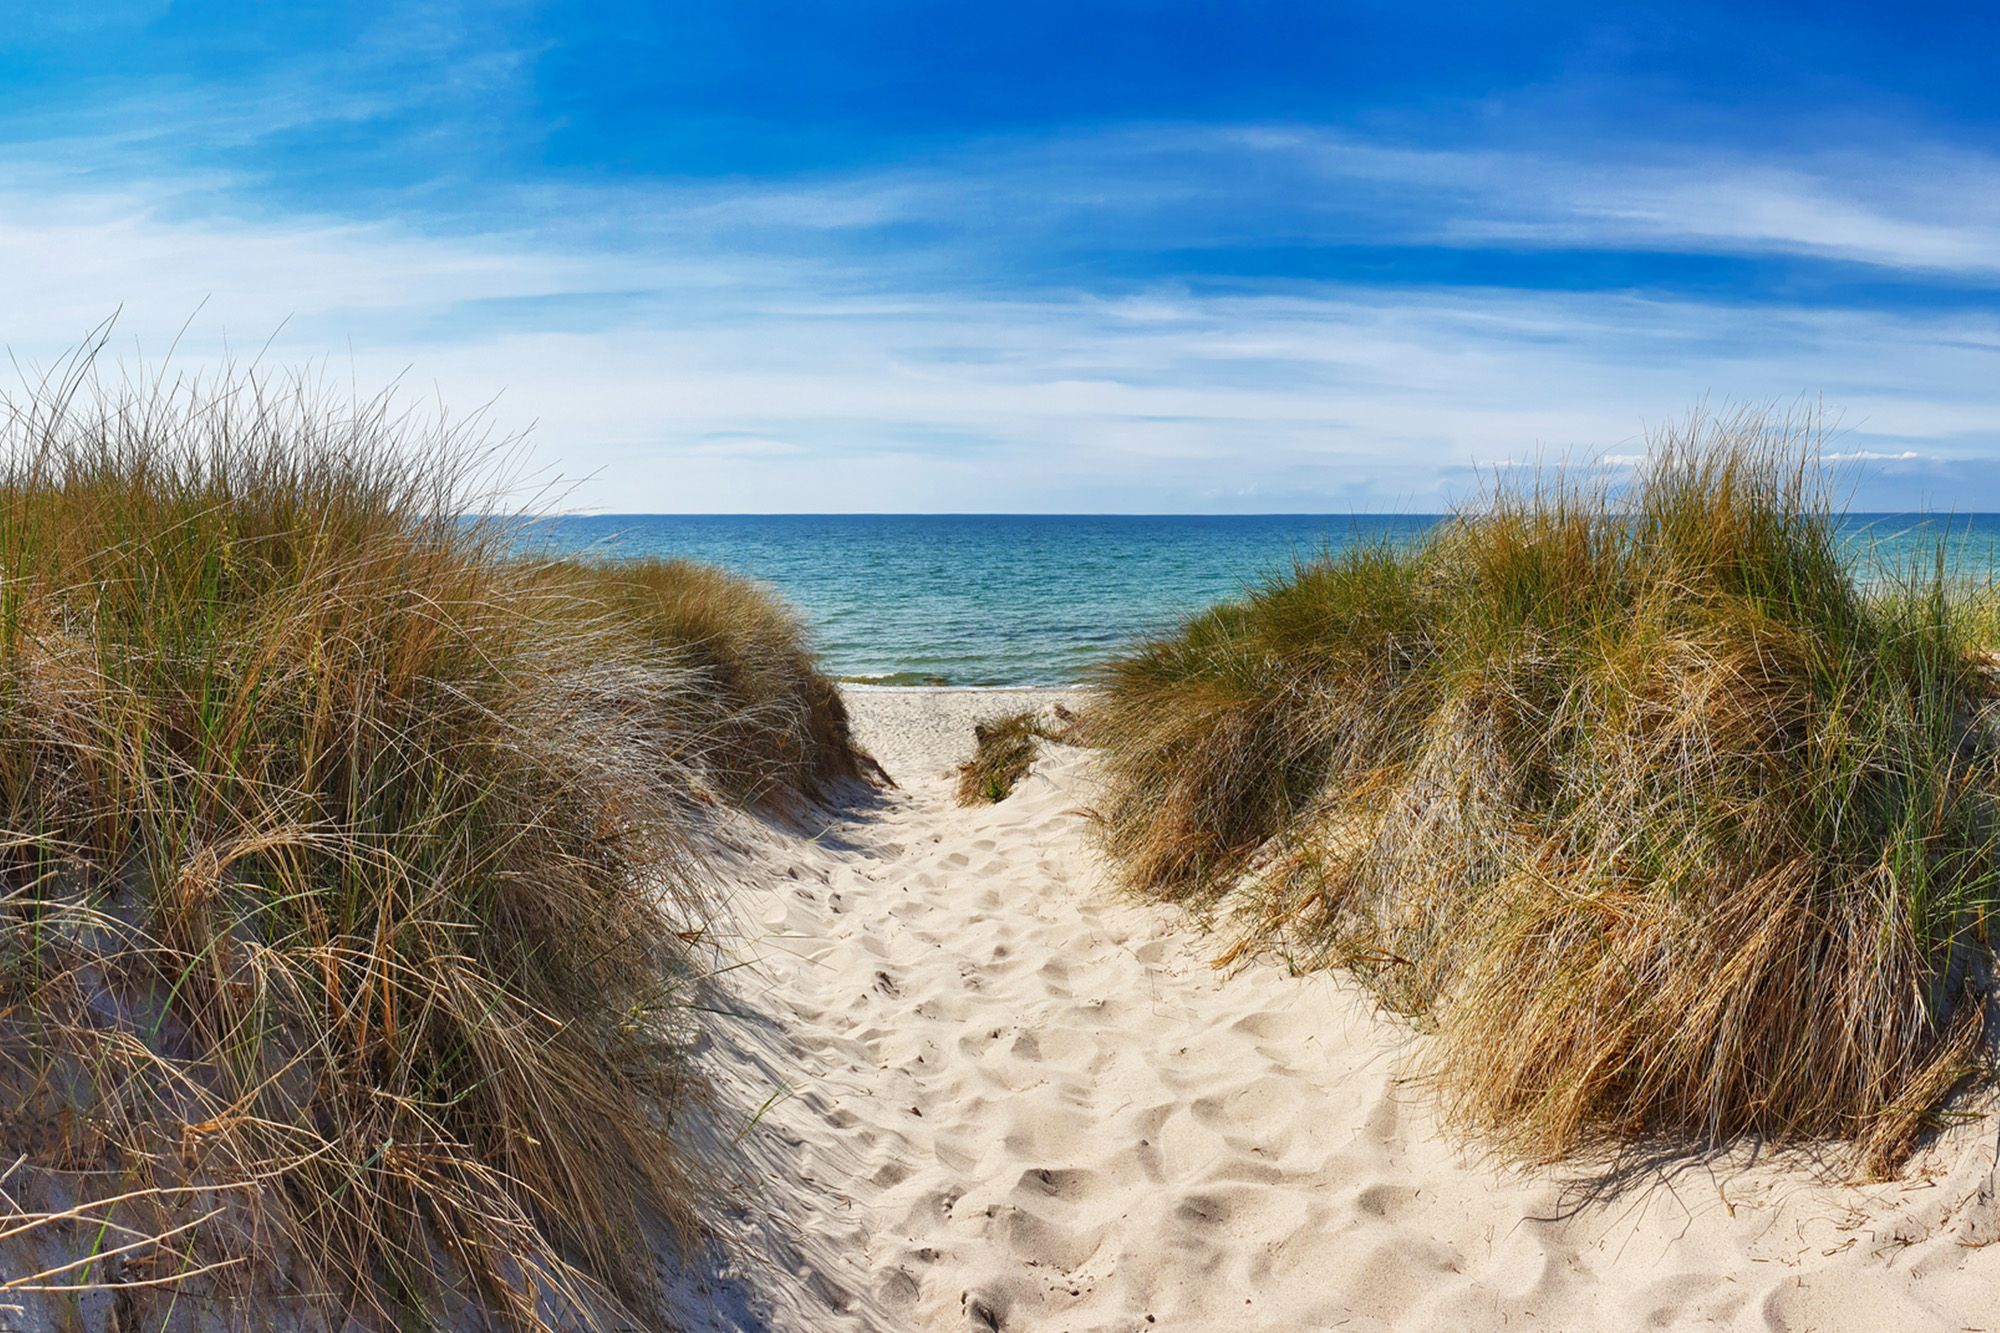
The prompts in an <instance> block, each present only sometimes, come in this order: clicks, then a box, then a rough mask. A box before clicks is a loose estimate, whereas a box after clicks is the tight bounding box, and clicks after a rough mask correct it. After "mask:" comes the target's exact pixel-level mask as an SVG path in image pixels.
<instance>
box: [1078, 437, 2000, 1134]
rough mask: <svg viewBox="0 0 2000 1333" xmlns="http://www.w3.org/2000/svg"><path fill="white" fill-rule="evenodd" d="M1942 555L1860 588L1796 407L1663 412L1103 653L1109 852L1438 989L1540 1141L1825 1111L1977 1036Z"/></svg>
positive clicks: (1317, 944)
mask: <svg viewBox="0 0 2000 1333" xmlns="http://www.w3.org/2000/svg"><path fill="white" fill-rule="evenodd" d="M1972 623H1974V621H1973V620H1972V619H1970V618H1969V617H1968V612H1967V607H1966V604H1965V603H1964V601H1963V600H1962V599H1960V598H1959V597H1958V596H1956V594H1955V590H1954V588H1953V587H1952V584H1951V580H1950V579H1949V578H1948V577H1947V576H1946V574H1945V573H1944V572H1943V571H1942V570H1941V569H1938V570H1932V571H1930V572H1928V573H1921V572H1913V573H1912V575H1911V577H1910V578H1908V579H1907V580H1906V581H1905V582H1904V583H1902V584H1901V585H1899V586H1896V587H1894V588H1890V589H1887V590H1882V591H1879V592H1876V593H1873V594H1868V595H1864V594H1863V593H1861V592H1860V591H1858V590H1857V589H1856V587H1855V586H1854V584H1853V583H1852V581H1851V579H1850V577H1849V574H1848V572H1847V570H1846V568H1845V566H1844V565H1843V563H1842V560H1841V557H1840V552H1839V549H1838V543H1837V540H1836V536H1835V530H1834V517H1833V513H1832V507H1831V506H1830V505H1829V504H1828V502H1827V496H1826V495H1825V493H1824V491H1823V489H1822V487H1821V479H1820V474H1819V472H1818V470H1817V465H1816V463H1815V456H1814V454H1813V451H1812V441H1811V439H1810V436H1809V434H1808V433H1803V432H1801V431H1800V430H1797V429H1794V428H1792V427H1791V426H1789V425H1787V424H1785V423H1778V424H1772V423H1768V422H1766V421H1764V420H1763V419H1761V418H1757V417H1754V416H1753V417H1745V418H1739V419H1735V420H1729V421H1719V422H1717V421H1706V422H1705V421H1697V422H1695V423H1693V424H1692V425H1691V426H1689V427H1688V428H1686V429H1684V430H1682V431H1679V432H1673V433H1669V434H1667V435H1666V436H1664V437H1663V438H1661V439H1659V440H1656V441H1655V448H1654V462H1653V465H1652V467H1651V469H1650V471H1649V472H1648V473H1647V474H1646V475H1645V477H1644V478H1643V480H1642V482H1641V483H1640V484H1639V485H1638V486H1637V488H1636V489H1635V490H1634V492H1632V493H1631V494H1629V495H1625V496H1612V495H1610V494H1607V493H1606V492H1604V491H1602V490H1591V489H1587V488H1578V487H1574V486H1571V485H1569V484H1567V483H1565V482H1564V481H1562V480H1561V479H1560V478H1557V479H1553V480H1552V479H1549V478H1546V477H1544V478H1541V479H1538V480H1537V481H1535V482H1532V483H1530V484H1529V485H1528V486H1527V487H1525V488H1517V489H1511V490H1502V491H1501V492H1500V493H1498V494H1497V495H1496V496H1494V497H1493V499H1492V501H1491V502H1490V503H1489V504H1488V505H1486V506H1485V507H1483V508H1481V509H1478V510H1476V511H1472V512H1468V513H1466V514H1464V515H1462V516H1460V517H1458V518H1457V519H1455V520H1452V521H1450V522H1448V523H1447V524H1445V525H1444V526H1443V527H1442V528H1441V529H1439V530H1438V531H1436V532H1435V533H1434V534H1433V535H1431V536H1430V537H1429V538H1428V539H1426V540H1425V541H1424V542H1423V543H1421V544H1420V545H1418V546H1416V547H1415V548H1412V549H1407V550H1387V549H1377V550H1366V551H1361V552H1358V553H1353V554H1350V555H1347V556H1344V557H1342V558H1339V559H1335V560H1329V561H1323V562H1319V563H1316V564H1313V565H1310V566H1307V567H1305V568H1301V569H1300V570H1298V571H1297V572H1296V573H1295V575H1294V576H1293V577H1292V578H1290V579H1287V580H1284V581H1281V582H1278V583H1274V584H1272V585H1270V586H1268V587H1266V588H1264V589H1262V590H1260V591H1259V592H1257V593H1256V594H1254V595H1253V596H1251V597H1250V598H1248V599H1247V600H1245V601H1243V602H1240V603H1236V604H1232V605H1229V606H1224V607H1218V608H1216V609H1215V610H1213V611H1211V612H1209V613H1207V614H1205V615H1204V616H1202V617H1199V618H1197V619H1196V620H1194V621H1192V622H1190V623H1189V624H1188V625H1187V626H1186V627H1184V628H1183V629H1182V630H1181V631H1180V632H1179V633H1178V634H1175V635H1172V636H1170V637H1167V638H1164V639H1162V640H1160V641H1158V642H1155V643H1150V644H1146V645H1143V646H1142V647H1141V648H1139V649H1138V650H1137V651H1135V652H1134V653H1132V654H1131V655H1129V656H1127V657H1125V658H1123V659H1121V660H1119V661H1116V662H1114V663H1111V664H1110V665H1108V666H1107V667H1106V668H1105V669H1104V670H1103V672H1102V673H1101V674H1100V677H1099V682H1098V683H1099V686H1100V688H1101V690H1102V693H1103V699H1104V702H1103V704H1102V706H1101V708H1100V709H1099V710H1098V711H1097V712H1096V713H1095V714H1094V716H1093V718H1092V725H1093V729H1094V734H1095V736H1096V738H1097V739H1098V740H1099V742H1100V743H1101V744H1102V745H1103V746H1104V747H1105V750H1106V754H1107V760H1106V762H1107V768H1108V771H1109V774H1110V778H1111V784H1112V786H1111V799H1110V800H1109V802H1108V804H1107V806H1106V808H1105V810H1104V812H1103V813H1104V816H1105V818H1104V822H1103V824H1104V837H1105V840H1106V843H1107V846H1108V848H1109V850H1110V851H1111V852H1112V853H1113V854H1114V855H1115V856H1116V857H1117V859H1118V860H1119V862H1120V864H1121V865H1122V867H1123V870H1124V874H1125V878H1126V881H1127V883H1129V884H1130V885H1132V886H1133V887H1134V888H1136V889H1138V890H1140V891H1142V892H1145V893H1148V894H1152V895H1157V896H1164V897H1171V898H1176V899H1183V900H1186V899H1195V900H1212V899H1213V898H1215V897H1216V896H1217V895H1219V894H1220V893H1222V892H1223V891H1225V890H1227V889H1229V888H1231V887H1232V886H1235V885H1238V884H1241V883H1243V882H1244V876H1245V875H1246V873H1248V874H1249V875H1250V882H1251V885H1252V887H1251V890H1250V891H1248V892H1246V893H1245V894H1244V895H1243V898H1244V901H1246V902H1247V903H1248V904H1249V905H1250V911H1251V913H1252V918H1251V925H1252V926H1253V928H1254V929H1255V930H1256V931H1257V932H1259V933H1260V934H1262V935H1263V936H1265V937H1270V936H1281V937H1282V938H1283V939H1284V940H1285V941H1286V943H1287V945H1288V947H1289V948H1291V949H1292V950H1293V951H1294V953H1295V956H1296V957H1298V958H1300V959H1301V960H1302V961H1303V962H1305V963H1308V964H1338V965H1345V966H1349V967H1352V968H1354V969H1355V970H1356V971H1357V972H1358V973H1359V974H1360V975H1361V976H1363V977H1364V978H1365V979H1366V980H1368V981H1369V982H1370V983H1371V984H1372V985H1373V986H1374V987H1375V988H1376V990H1377V991H1378V993H1380V994H1381V995H1382V996H1383V998H1384V999H1385V1001H1387V1002H1388V1003H1389V1004H1391V1005H1392V1006H1394V1007H1396V1008H1398V1009H1401V1010H1403V1011H1405V1012H1409V1013H1412V1014H1417V1015H1420V1016H1422V1019H1423V1021H1424V1023H1425V1025H1426V1026H1427V1027H1429V1028H1430V1029H1431V1030H1432V1031H1433V1032H1434V1033H1435V1040H1434V1041H1433V1042H1431V1043H1429V1044H1428V1045H1427V1048H1426V1049H1427V1052H1428V1054H1427V1057H1426V1059H1427V1067H1428V1072H1429V1073H1430V1074H1431V1075H1433V1076H1434V1079H1435V1084H1436V1087H1437V1088H1438V1089H1439V1092H1440V1095H1441V1097H1442V1099H1443V1102H1444V1104H1445V1106H1446V1107H1447V1109H1448V1110H1449V1111H1450V1112H1452V1113H1453V1114H1454V1115H1455V1117H1456V1118H1457V1120H1458V1121H1459V1122H1460V1123H1462V1124H1465V1125H1468V1126H1471V1127H1473V1128H1475V1129H1477V1130H1479V1131H1481V1132H1483V1133H1485V1134H1486V1135H1488V1136H1490V1137H1491V1138H1492V1139H1493V1141H1495V1142H1497V1143H1498V1144H1500V1145H1501V1146H1502V1147H1504V1148H1505V1149H1507V1150H1509V1151H1511V1152H1514V1153H1518V1154H1520V1155H1522V1156H1526V1157H1530V1158H1537V1159H1542V1158H1549V1157H1553V1156H1556V1155H1560V1154H1564V1153H1567V1152H1570V1151H1573V1150H1575V1149H1577V1148H1579V1147H1581V1146H1585V1145H1589V1144H1592V1143H1597V1142H1601V1141H1605V1140H1615V1139H1630V1138H1633V1137H1635V1136H1664V1137H1667V1138H1672V1139H1680V1140H1688V1141H1695V1142H1701V1143H1715V1142H1718V1141H1720V1140H1722V1139H1724V1138H1726V1137H1729V1136H1732V1135H1736V1134H1739V1133H1746V1132H1748V1133H1755V1134H1761V1135H1767V1136H1771V1137H1774V1138H1779V1139H1797V1138H1806V1137H1819V1136H1838V1137H1843V1138H1847V1139H1850V1140H1852V1141H1854V1142H1855V1144H1856V1145H1857V1151H1858V1153H1859V1156H1860V1158H1861V1159H1862V1160H1863V1161H1864V1163H1865V1164H1866V1166H1867V1167H1868V1168H1869V1169H1870V1170H1873V1171H1882V1170H1886V1169H1889V1168H1890V1167H1891V1166H1892V1164H1893V1163H1894V1162H1896V1161H1897V1160H1898V1159H1899V1158H1900V1156H1901V1155H1903V1154H1904V1153H1906V1152H1907V1150H1908V1149H1909V1147H1910V1146H1911V1144H1912V1143H1913V1142H1914V1141H1915V1139H1916V1137H1917V1135H1918V1134H1919V1132H1920V1131H1921V1129H1922V1127H1923V1126H1924V1125H1925V1124H1926V1123H1929V1117H1930V1116H1931V1115H1932V1113H1933V1112H1934V1111H1935V1109H1936V1108H1937V1107H1938V1105H1939V1102H1940V1100H1941V1099H1942V1098H1943V1097H1944V1096H1945V1094H1946V1093H1947V1092H1948V1091H1949V1089H1950V1088H1951V1087H1952V1086H1953V1085H1954V1084H1955V1083H1957V1082H1958V1081H1959V1080H1960V1078H1961V1077H1963V1076H1964V1075H1965V1074H1966V1073H1967V1072H1969V1071H1970V1070H1971V1069H1973V1068H1974V1067H1975V1064H1976V1058H1977V1057H1976V1052H1977V1047H1978V1040H1979V1036H1980V1021H1981V1014H1982V1012H1983V1003H1982V1000H1981V999H1980V997H1979V995H1978V994H1977V992H1978V989H1979V987H1980V986H1982V985H1983V984H1984V983H1983V981H1981V980H1980V978H1982V977H1983V976H1984V975H1985V960H1986V959H1987V958H1988V957H1989V954H1990V940H1989V939H1988V937H1987V935H1986V933H1985V920H1986V917H1987V915H1988V913H1989V912H1990V911H1991V909H1992V907H1993V905H1994V901H1995V891H1996V884H2000V866H1997V863H1996V855H1995V850H1996V848H1995V837H1996V833H1995V830H1996V822H1995V814H1996V804H1995V802H1996V797H1997V796H2000V764H1997V763H1996V746H1995V741H1994V736H1993V733H1992V729H1991V719H1990V716H1989V713H1990V704H1991V690H1990V687H1989V683H1988V680H1987V678H1986V676H1985V675H1984V674H1983V673H1982V671H1981V670H1980V658H1979V654H1978V653H1977V652H1976V651H1975V646H1974V644H1973V643H1972V642H1971V641H1970V639H1969V638H1968V626H1969V625H1970V624H1972Z"/></svg>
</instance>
